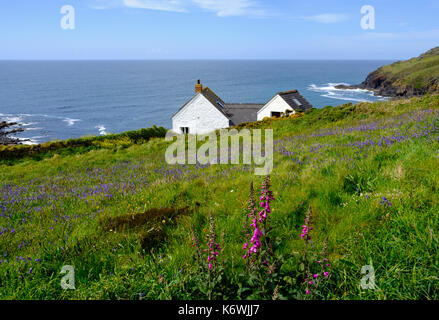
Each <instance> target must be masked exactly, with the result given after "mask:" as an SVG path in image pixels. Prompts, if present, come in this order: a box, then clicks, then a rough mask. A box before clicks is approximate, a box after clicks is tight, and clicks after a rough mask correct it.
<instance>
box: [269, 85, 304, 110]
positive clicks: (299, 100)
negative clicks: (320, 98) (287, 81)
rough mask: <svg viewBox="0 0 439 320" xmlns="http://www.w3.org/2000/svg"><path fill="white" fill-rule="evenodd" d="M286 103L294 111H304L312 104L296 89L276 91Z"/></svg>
mask: <svg viewBox="0 0 439 320" xmlns="http://www.w3.org/2000/svg"><path fill="white" fill-rule="evenodd" d="M276 95H279V96H281V97H282V99H284V100H285V102H286V103H288V105H289V106H290V107H291V108H293V109H294V110H296V111H299V112H304V111H307V110H309V109H312V105H311V104H310V103H309V102H308V100H306V99H305V98H304V97H303V96H302V95H301V94H300V93H299V92H298V91H297V90H291V91H283V92H278V93H277V94H276Z"/></svg>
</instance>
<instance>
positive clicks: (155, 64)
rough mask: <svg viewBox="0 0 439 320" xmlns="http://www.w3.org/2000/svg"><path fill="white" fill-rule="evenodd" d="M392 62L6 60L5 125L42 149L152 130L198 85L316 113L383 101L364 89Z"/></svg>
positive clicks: (0, 74)
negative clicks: (291, 96)
mask: <svg viewBox="0 0 439 320" xmlns="http://www.w3.org/2000/svg"><path fill="white" fill-rule="evenodd" d="M391 62H393V61H388V60H368V61H356V60H350V61H334V60H331V61H311V60H285V61H283V60H273V61H270V60H260V61H259V60H242V61H241V60H222V61H214V60H202V61H195V60H190V61H187V60H185V61H167V60H160V61H151V60H148V61H0V120H1V121H8V122H17V123H19V124H20V126H21V127H22V128H23V129H24V132H22V133H20V134H18V135H17V136H16V137H18V138H20V139H28V141H25V142H24V143H28V144H36V143H43V142H47V141H52V140H63V139H70V138H78V137H83V136H89V135H105V134H109V133H120V132H124V131H128V130H137V129H140V128H148V127H151V126H152V125H156V126H163V127H166V128H170V127H171V117H172V115H173V114H174V113H175V112H176V111H177V110H178V109H179V108H180V107H181V106H182V105H184V104H185V103H186V102H187V101H188V100H189V99H190V98H191V97H192V96H193V95H194V86H195V83H196V81H197V80H198V79H200V80H201V82H202V84H203V85H204V86H208V87H209V88H211V89H212V90H213V91H214V92H215V93H216V94H217V95H218V96H220V97H221V98H222V99H223V100H224V101H225V102H227V103H232V102H233V103H243V102H244V103H245V102H247V103H266V102H268V101H269V100H270V99H271V98H272V97H273V96H274V95H275V94H276V93H277V92H280V91H286V90H294V89H296V90H299V92H300V93H301V94H302V95H303V96H304V97H305V98H306V99H307V100H308V101H309V102H310V103H311V104H312V105H313V106H314V107H315V108H322V107H325V106H329V105H331V106H337V105H340V104H343V103H347V102H353V103H356V102H360V101H378V100H385V99H386V98H383V97H379V96H374V95H373V93H372V92H370V91H367V90H358V89H357V90H337V89H336V88H335V86H336V85H337V84H358V83H361V82H362V81H363V80H364V79H365V78H366V76H367V75H368V74H369V73H370V72H372V71H373V70H375V69H376V68H378V67H380V66H383V65H386V64H389V63H391Z"/></svg>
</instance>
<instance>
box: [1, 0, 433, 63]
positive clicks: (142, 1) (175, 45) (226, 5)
mask: <svg viewBox="0 0 439 320" xmlns="http://www.w3.org/2000/svg"><path fill="white" fill-rule="evenodd" d="M63 5H72V6H73V7H74V9H75V29H74V30H63V29H62V28H61V26H60V21H61V18H62V17H63V14H61V12H60V11H61V7H62V6H63ZM364 5H371V6H373V7H374V8H375V29H374V30H363V29H362V28H361V25H360V21H361V18H362V17H363V15H362V14H361V11H360V10H361V8H362V6H364ZM437 17H439V0H417V1H405V0H404V1H396V0H369V1H363V0H361V1H359V0H307V1H303V0H301V1H296V0H270V1H267V0H264V1H262V0H161V1H160V0H39V1H35V0H13V1H1V4H0V59H31V60H32V59H57V60H58V59H61V60H62V59H406V58H409V57H413V56H417V55H419V54H420V53H422V52H424V51H426V50H428V49H430V48H432V47H435V46H439V19H438V18H437Z"/></svg>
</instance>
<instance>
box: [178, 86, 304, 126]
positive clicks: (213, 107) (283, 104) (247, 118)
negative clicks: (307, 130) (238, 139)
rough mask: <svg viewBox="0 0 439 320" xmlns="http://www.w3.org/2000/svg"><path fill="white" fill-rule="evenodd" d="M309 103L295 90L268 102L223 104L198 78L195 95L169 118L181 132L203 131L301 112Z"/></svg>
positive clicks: (281, 94)
mask: <svg viewBox="0 0 439 320" xmlns="http://www.w3.org/2000/svg"><path fill="white" fill-rule="evenodd" d="M311 108H312V106H311V105H310V104H309V102H308V101H307V100H306V99H305V98H304V97H303V96H302V95H300V93H299V92H298V91H297V90H293V91H286V92H279V93H277V94H276V95H275V96H274V97H273V98H272V99H271V100H270V101H269V102H268V103H266V104H263V103H225V102H224V101H223V100H221V98H219V97H218V96H217V95H216V94H215V93H214V92H213V91H212V90H210V89H209V88H208V87H206V88H203V85H202V84H201V83H200V80H198V83H197V84H196V85H195V96H194V97H193V98H192V99H191V100H189V101H188V102H187V103H186V104H185V105H184V106H183V107H181V108H180V110H178V111H177V113H175V114H174V116H173V117H172V130H173V131H174V132H176V133H182V134H188V133H190V134H205V133H209V132H211V131H214V130H218V129H223V128H228V127H231V126H236V125H238V124H241V123H244V122H255V121H260V120H263V119H264V118H266V117H279V116H281V115H282V114H285V113H291V114H293V113H296V112H304V111H306V110H309V109H311Z"/></svg>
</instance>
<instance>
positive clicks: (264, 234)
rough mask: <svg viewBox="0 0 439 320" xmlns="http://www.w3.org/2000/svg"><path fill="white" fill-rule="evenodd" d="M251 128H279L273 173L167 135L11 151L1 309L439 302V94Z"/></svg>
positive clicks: (4, 169) (2, 155)
mask: <svg viewBox="0 0 439 320" xmlns="http://www.w3.org/2000/svg"><path fill="white" fill-rule="evenodd" d="M240 128H262V129H273V133H274V163H273V171H272V173H271V174H270V175H269V176H256V175H254V165H251V164H245V165H244V164H228V165H210V164H204V165H201V164H195V165H189V164H176V165H169V164H167V163H166V161H165V156H164V155H165V150H166V148H167V146H169V144H170V142H169V141H165V139H164V138H162V137H160V136H153V137H148V139H146V140H141V141H137V140H136V141H132V140H130V139H128V138H127V136H123V137H118V136H117V135H113V136H112V139H111V141H110V142H105V143H104V142H102V141H101V142H100V143H98V144H93V141H92V139H91V140H90V142H88V144H89V145H93V146H94V147H93V148H85V149H84V148H83V147H75V146H70V147H69V146H65V147H64V148H63V149H59V150H58V149H57V148H51V147H48V146H41V147H39V150H40V151H39V152H38V153H32V152H28V150H27V149H26V148H27V147H20V148H19V149H20V155H19V156H15V155H14V152H13V150H12V149H7V150H6V149H5V148H4V149H0V179H1V183H0V299H134V300H144V299H151V300H155V299H181V300H192V299H203V300H204V299H206V300H207V299H214V300H228V299H266V300H272V299H273V300H284V299H300V300H302V299H315V300H324V299H340V300H344V299H404V300H405V299H438V298H439V252H438V246H439V232H438V230H439V96H434V95H432V96H425V97H422V98H413V99H410V100H394V101H381V102H375V103H359V104H356V105H353V104H346V105H342V106H339V107H326V108H323V109H319V110H317V109H313V110H312V111H311V112H309V113H306V114H300V115H294V116H292V117H286V118H278V119H275V118H270V119H266V120H264V121H261V122H257V123H250V124H244V125H241V126H239V127H238V129H240ZM89 139H90V138H89ZM101 140H102V138H101ZM87 141H89V140H87ZM29 148H30V147H29ZM64 266H72V267H73V270H74V278H75V288H74V289H68V290H66V289H63V288H62V287H61V285H60V283H61V279H62V277H63V274H61V273H60V272H61V270H62V268H63V267H64ZM364 266H370V267H373V270H374V274H373V277H374V287H373V288H366V289H365V288H363V287H362V286H361V282H362V279H363V278H364V277H365V276H366V274H364V273H362V271H361V270H362V268H363V267H364ZM369 269H371V268H369ZM369 276H370V275H369Z"/></svg>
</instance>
